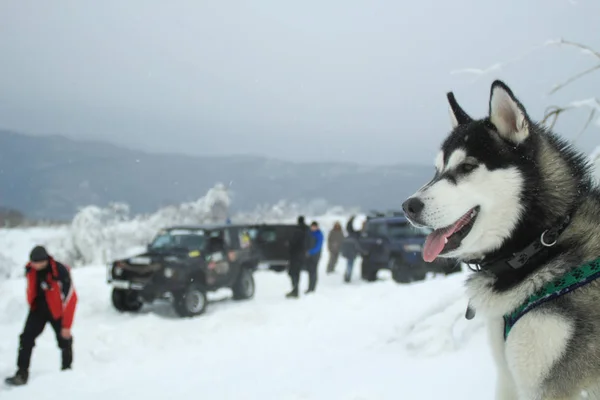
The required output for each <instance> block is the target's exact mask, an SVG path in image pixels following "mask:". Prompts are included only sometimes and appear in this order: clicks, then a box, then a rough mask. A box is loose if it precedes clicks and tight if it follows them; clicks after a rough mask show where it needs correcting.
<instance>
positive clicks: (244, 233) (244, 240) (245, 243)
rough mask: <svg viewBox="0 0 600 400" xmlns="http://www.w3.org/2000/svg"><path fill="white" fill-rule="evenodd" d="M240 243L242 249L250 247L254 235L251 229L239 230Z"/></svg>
mask: <svg viewBox="0 0 600 400" xmlns="http://www.w3.org/2000/svg"><path fill="white" fill-rule="evenodd" d="M238 241H239V242H240V248H242V249H247V248H248V247H250V242H251V241H252V235H251V233H250V229H247V228H241V229H239V230H238Z"/></svg>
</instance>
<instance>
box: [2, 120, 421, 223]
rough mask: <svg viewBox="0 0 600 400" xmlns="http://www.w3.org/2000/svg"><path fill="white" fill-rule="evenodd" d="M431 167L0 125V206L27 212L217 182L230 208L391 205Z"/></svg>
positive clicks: (48, 212) (179, 193)
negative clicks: (202, 152) (171, 150)
mask: <svg viewBox="0 0 600 400" xmlns="http://www.w3.org/2000/svg"><path fill="white" fill-rule="evenodd" d="M431 173H432V167H428V166H418V165H390V166H364V165H359V164H352V163H338V162H320V163H295V162H288V161H281V160H277V159H272V158H266V157H254V156H218V157H217V156H214V157H193V156H185V155H177V154H151V153H145V152H142V151H136V150H130V149H125V148H121V147H118V146H115V145H111V144H107V143H100V142H91V141H78V140H72V139H68V138H65V137H62V136H30V135H25V134H20V133H14V132H10V131H2V130H0V206H4V207H10V208H15V209H17V210H20V211H22V212H23V213H25V214H26V215H27V216H28V217H30V218H50V219H70V218H71V217H72V216H73V215H74V214H75V213H76V212H77V209H78V208H79V207H80V206H85V205H89V204H96V205H100V206H104V205H106V204H107V203H109V202H111V201H120V202H126V203H128V204H129V205H130V207H131V210H132V212H135V213H145V212H151V211H154V210H156V209H157V208H159V207H161V206H165V205H168V204H174V203H181V202H184V201H191V200H195V199H197V198H199V197H201V196H203V195H204V194H205V193H206V191H207V190H208V189H209V188H210V187H212V186H214V184H215V183H217V182H222V183H224V184H225V185H228V186H229V185H230V187H231V189H232V191H233V193H234V196H235V197H234V207H235V208H236V209H240V210H249V209H252V208H254V207H256V206H257V205H259V204H272V203H275V202H277V201H279V200H290V201H310V200H313V199H317V198H322V199H325V200H327V202H328V203H330V204H332V205H341V206H358V207H361V208H362V209H363V210H368V209H390V208H394V209H398V208H399V207H400V205H401V203H402V201H403V199H404V198H405V197H406V196H408V195H410V194H411V193H412V192H413V191H414V190H415V189H417V188H418V187H420V186H421V185H422V184H423V183H424V182H425V180H426V179H429V178H430V177H431Z"/></svg>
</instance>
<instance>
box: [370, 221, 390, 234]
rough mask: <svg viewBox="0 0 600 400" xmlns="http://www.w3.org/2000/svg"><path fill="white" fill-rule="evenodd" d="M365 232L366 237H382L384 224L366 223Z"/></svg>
mask: <svg viewBox="0 0 600 400" xmlns="http://www.w3.org/2000/svg"><path fill="white" fill-rule="evenodd" d="M366 232H367V235H368V236H372V237H382V236H385V234H386V229H385V224H383V223H382V222H372V221H370V222H367V226H366Z"/></svg>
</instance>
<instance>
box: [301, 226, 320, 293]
mask: <svg viewBox="0 0 600 400" xmlns="http://www.w3.org/2000/svg"><path fill="white" fill-rule="evenodd" d="M310 233H311V235H312V243H313V245H312V247H311V248H310V250H308V259H307V260H306V270H307V271H308V289H307V290H306V292H305V293H312V292H314V291H315V289H316V288H317V273H318V269H319V268H318V267H319V260H320V259H321V250H322V249H323V239H324V237H323V232H322V231H321V229H319V224H318V223H317V221H313V222H312V223H311V224H310Z"/></svg>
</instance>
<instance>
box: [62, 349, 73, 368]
mask: <svg viewBox="0 0 600 400" xmlns="http://www.w3.org/2000/svg"><path fill="white" fill-rule="evenodd" d="M72 363H73V348H72V347H67V348H66V349H63V351H62V366H61V368H60V369H61V370H62V371H65V370H67V369H71V364H72Z"/></svg>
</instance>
